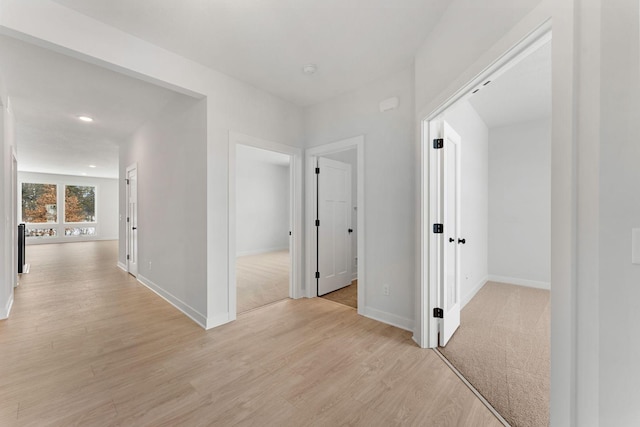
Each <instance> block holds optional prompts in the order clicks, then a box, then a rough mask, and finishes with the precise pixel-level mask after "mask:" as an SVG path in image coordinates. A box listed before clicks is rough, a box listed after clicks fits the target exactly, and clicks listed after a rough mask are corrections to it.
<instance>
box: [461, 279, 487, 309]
mask: <svg viewBox="0 0 640 427" xmlns="http://www.w3.org/2000/svg"><path fill="white" fill-rule="evenodd" d="M488 281H489V276H488V275H487V276H484V277H483V278H482V279H481V280H480V281H479V282H478V283H476V285H475V286H474V287H473V289H471V291H469V292H467V294H466V295H465V296H463V297H462V305H461V306H460V310H462V309H463V308H464V306H465V305H467V304H468V303H469V301H471V300H472V299H473V297H475V296H476V294H477V293H478V291H479V290H480V289H482V287H483V286H484V285H485V284H486V283H487V282H488Z"/></svg>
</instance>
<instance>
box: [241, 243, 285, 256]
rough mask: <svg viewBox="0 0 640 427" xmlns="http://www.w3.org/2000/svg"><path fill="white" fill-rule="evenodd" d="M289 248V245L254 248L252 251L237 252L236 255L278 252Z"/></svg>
mask: <svg viewBox="0 0 640 427" xmlns="http://www.w3.org/2000/svg"><path fill="white" fill-rule="evenodd" d="M286 250H289V246H284V247H279V248H265V249H254V250H250V251H239V252H236V256H237V257H238V256H247V255H259V254H266V253H267V252H278V251H286Z"/></svg>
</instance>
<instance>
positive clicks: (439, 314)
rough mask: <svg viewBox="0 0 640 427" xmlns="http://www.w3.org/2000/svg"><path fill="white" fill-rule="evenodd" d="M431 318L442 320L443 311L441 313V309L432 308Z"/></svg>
mask: <svg viewBox="0 0 640 427" xmlns="http://www.w3.org/2000/svg"><path fill="white" fill-rule="evenodd" d="M433 317H436V318H438V319H444V311H442V309H441V308H434V309H433Z"/></svg>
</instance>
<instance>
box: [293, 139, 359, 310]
mask: <svg viewBox="0 0 640 427" xmlns="http://www.w3.org/2000/svg"><path fill="white" fill-rule="evenodd" d="M363 147H364V137H363V136H358V137H354V138H350V139H346V140H341V141H337V142H334V143H331V144H326V145H323V146H319V147H314V148H312V149H308V150H307V152H306V157H307V163H306V166H307V271H308V273H309V274H307V281H306V289H307V297H309V298H312V297H316V296H318V297H322V298H325V299H328V300H331V301H335V302H338V303H341V304H344V305H347V306H350V307H353V308H356V309H357V311H358V313H359V314H364V313H365V301H366V298H365V289H366V281H365V277H364V274H365V269H364V265H365V259H364V151H363Z"/></svg>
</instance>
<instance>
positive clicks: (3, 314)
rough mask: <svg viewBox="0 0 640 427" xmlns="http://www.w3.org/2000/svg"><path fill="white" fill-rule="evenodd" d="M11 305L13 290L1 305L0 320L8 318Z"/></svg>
mask: <svg viewBox="0 0 640 427" xmlns="http://www.w3.org/2000/svg"><path fill="white" fill-rule="evenodd" d="M11 307H13V292H11V296H10V297H9V301H7V303H6V304H5V305H4V307H2V310H1V311H0V320H4V319H8V318H9V313H11Z"/></svg>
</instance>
